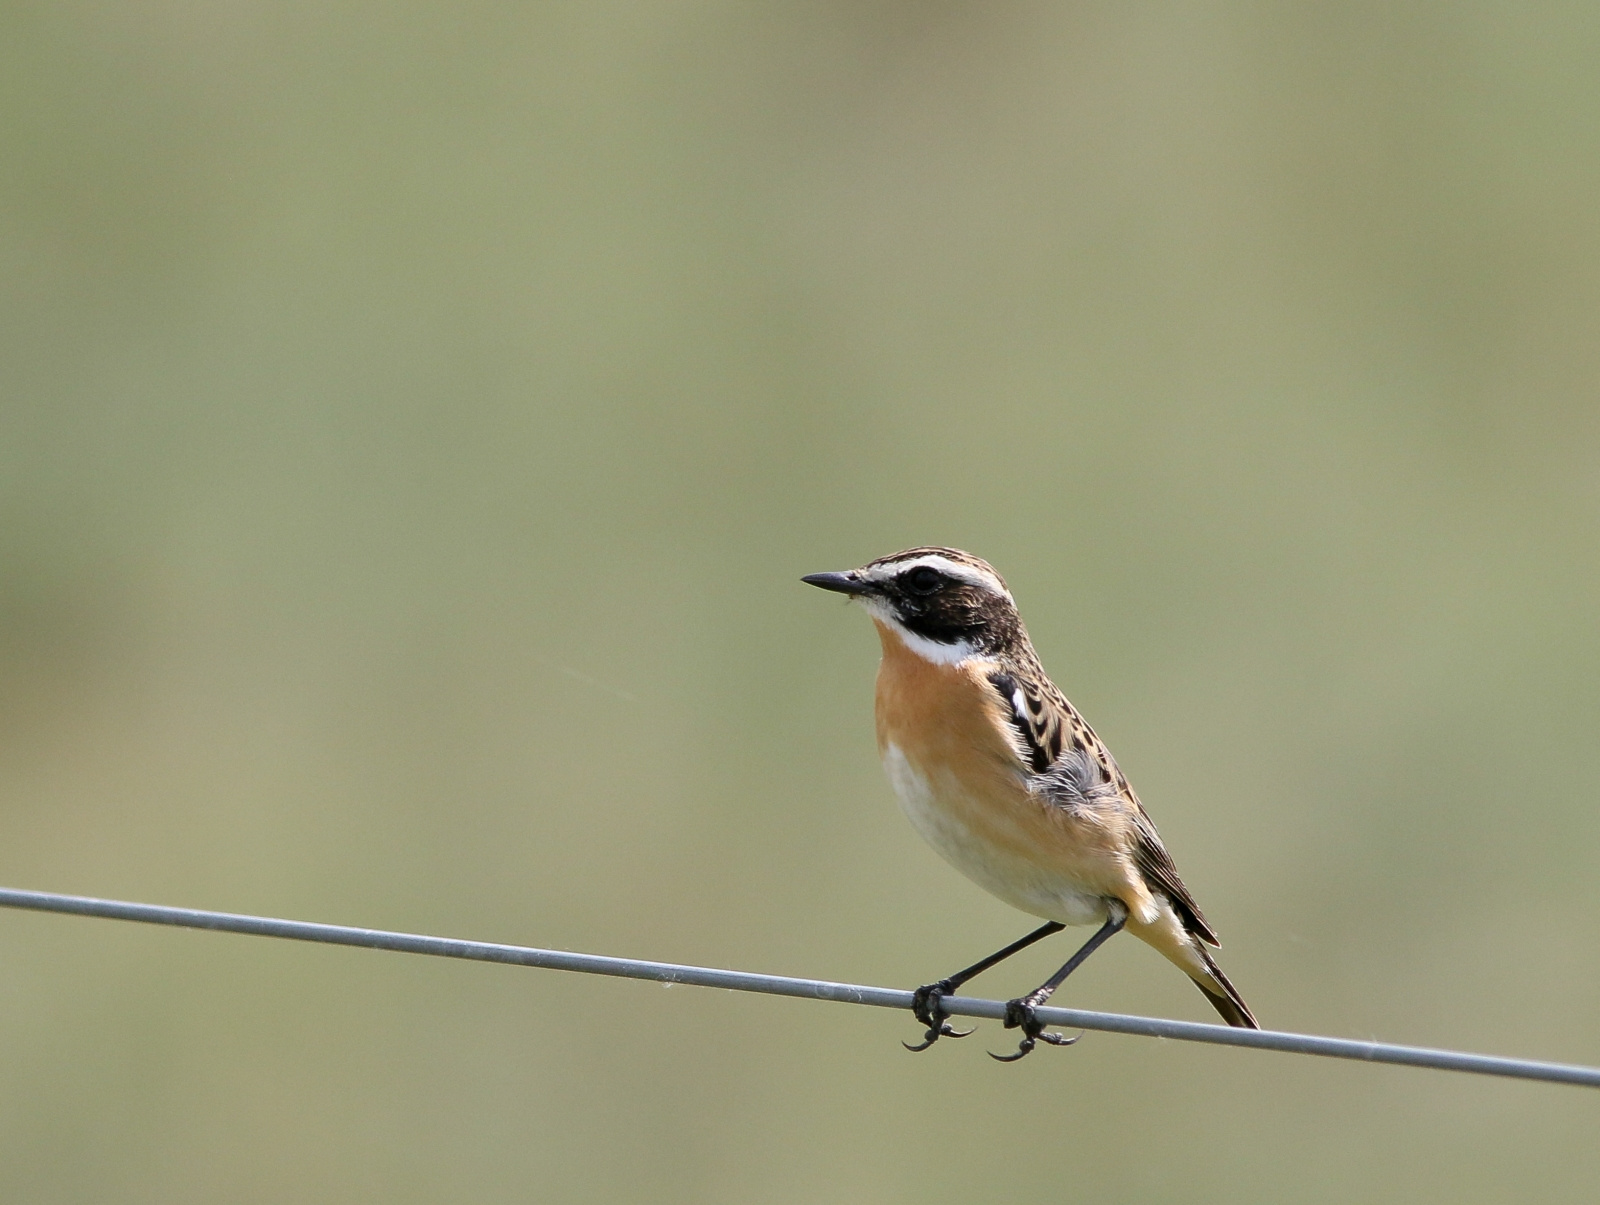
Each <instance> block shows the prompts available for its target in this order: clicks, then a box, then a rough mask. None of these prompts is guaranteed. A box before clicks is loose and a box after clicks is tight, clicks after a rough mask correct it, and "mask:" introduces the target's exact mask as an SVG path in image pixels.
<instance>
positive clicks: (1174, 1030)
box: [0, 887, 1600, 1088]
mask: <svg viewBox="0 0 1600 1205" xmlns="http://www.w3.org/2000/svg"><path fill="white" fill-rule="evenodd" d="M0 907H6V908H24V909H28V910H30V911H34V912H66V913H71V914H73V915H76V916H99V917H106V918H108V919H111V920H128V921H140V922H143V923H145V924H151V925H176V926H179V927H181V928H185V929H216V930H220V931H223V932H228V933H250V934H254V935H255V936H257V937H284V938H290V939H292V940H295V941H318V942H325V943H327V944H329V945H336V946H362V947H365V948H367V949H373V950H394V951H398V952H400V953H404V954H431V955H434V956H436V957H440V958H468V959H473V960H475V961H478V962H504V963H510V964H512V965H514V966H527V967H544V968H547V969H550V970H557V971H579V972H582V973H583V974H587V975H614V976H618V977H621V978H624V979H654V980H657V981H659V982H662V983H687V984H692V985H694V986H696V987H722V988H729V989H731V990H733V991H738V992H763V993H765V994H767V995H772V996H796V997H799V998H800V999H803V1000H834V1001H838V1002H840V1003H844V1004H870V1005H875V1006H876V1007H878V1008H899V1009H909V1008H910V1007H911V993H910V992H907V991H900V990H898V989H895V988H887V987H863V986H861V985H858V984H854V983H830V982H828V981H826V980H822V979H791V978H789V977H787V976H784V975H760V974H756V973H754V972H752V971H722V970H717V969H715V968H713V967H696V966H681V965H678V964H676V963H670V962H643V961H640V960H638V959H634V958H609V957H606V956H604V955H601V954H573V953H569V952H567V951H565V950H539V949H534V948H532V947H529V946H506V945H497V944H495V943H493V942H486V941H460V940H457V939H455V938H450V937H428V936H424V935H422V934H417V933H391V932H388V931H386V930H383V929H355V928H350V927H348V926H345V925H323V924H316V923H313V922H310V921H294V920H277V919H274V918H272V917H266V916H242V915H239V914H237V913H232V912H205V911H201V910H200V909H197V908H169V907H165V906H163V905H160V904H135V903H129V902H127V901H124V900H101V899H94V898H92V897H89V896H81V895H56V894H53V893H51V892H47V891H20V890H16V889H14V888H9V887H0ZM1005 1007H1006V1006H1005V1004H1004V1002H1002V1001H999V1000H980V999H976V998H973V997H970V996H947V997H945V1000H944V1009H945V1011H946V1012H947V1013H951V1014H953V1015H956V1016H962V1017H987V1018H990V1019H991V1020H1002V1019H1004V1017H1005ZM1038 1016H1039V1019H1040V1020H1041V1021H1043V1022H1045V1023H1046V1024H1047V1025H1058V1026H1061V1027H1063V1028H1066V1029H1096V1030H1103V1031H1106V1032H1108V1033H1128V1034H1138V1035H1141V1036H1143V1037H1151V1038H1176V1039H1177V1040H1179V1041H1183V1042H1210V1043H1213V1044H1215V1045H1219V1046H1246V1047H1250V1048H1253V1049H1256V1050H1278V1051H1283V1052H1286V1053H1289V1054H1316V1055H1322V1056H1324V1057H1327V1058H1335V1059H1357V1060H1360V1061H1362V1062H1367V1063H1398V1064H1400V1065H1402V1066H1407V1067H1432V1068H1437V1069H1439V1070H1442V1071H1466V1072H1470V1073H1472V1074H1475V1075H1500V1076H1509V1077H1511V1078H1513V1079H1533V1080H1546V1081H1549V1082H1550V1083H1557V1084H1582V1085H1585V1086H1587V1087H1591V1088H1600V1067H1580V1066H1575V1065H1573V1064H1567V1063H1537V1062H1531V1061H1529V1060H1527V1059H1508V1058H1498V1057H1495V1056H1493V1055H1487V1054H1467V1053H1464V1052H1462V1051H1456V1050H1430V1049H1427V1048H1426V1047H1421V1046H1394V1045H1390V1044H1389V1043H1387V1042H1355V1041H1351V1040H1349V1039H1347V1038H1326V1037H1320V1036H1317V1035H1315V1034H1304V1033H1282V1032H1278V1031H1276V1030H1270V1029H1231V1028H1229V1027H1228V1026H1226V1025H1203V1024H1199V1023H1197V1022H1194V1021H1169V1020H1164V1019H1161V1018H1157V1017H1134V1016H1128V1015H1126V1014H1124V1013H1099V1012H1089V1011H1086V1010H1084V1009H1078V1008H1041V1009H1039V1011H1038Z"/></svg>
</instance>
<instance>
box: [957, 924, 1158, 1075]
mask: <svg viewBox="0 0 1600 1205" xmlns="http://www.w3.org/2000/svg"><path fill="white" fill-rule="evenodd" d="M1106 911H1107V916H1106V923H1105V924H1103V925H1101V926H1100V928H1099V929H1098V930H1096V931H1095V935H1094V936H1093V937H1091V938H1090V939H1089V940H1088V941H1086V942H1084V943H1083V948H1082V949H1081V950H1079V951H1078V952H1077V953H1076V954H1074V955H1073V956H1072V957H1071V958H1069V959H1068V960H1067V965H1066V966H1064V967H1062V968H1061V969H1060V970H1059V971H1057V972H1056V973H1055V974H1054V975H1052V976H1050V978H1048V979H1046V980H1045V981H1044V982H1043V983H1041V984H1040V985H1039V986H1038V987H1036V988H1034V990H1033V991H1031V992H1029V993H1028V994H1027V995H1026V996H1019V997H1018V998H1017V999H1015V1000H1007V1001H1006V1019H1005V1027H1006V1028H1007V1029H1021V1030H1022V1041H1021V1042H1020V1043H1019V1044H1018V1046H1017V1052H1016V1053H1015V1054H995V1053H994V1052H993V1051H992V1050H991V1051H990V1052H989V1057H990V1058H992V1059H998V1060H999V1061H1000V1062H1002V1063H1014V1062H1016V1061H1017V1060H1018V1059H1020V1058H1021V1057H1022V1056H1023V1055H1025V1054H1027V1053H1029V1052H1030V1051H1031V1050H1032V1049H1033V1047H1034V1043H1035V1042H1049V1043H1050V1045H1052V1046H1071V1045H1072V1044H1073V1043H1074V1042H1076V1041H1077V1040H1078V1039H1077V1038H1068V1037H1064V1036H1063V1035H1061V1034H1058V1033H1046V1032H1045V1030H1044V1026H1043V1025H1042V1024H1040V1022H1039V1018H1038V1017H1036V1016H1035V1015H1034V1009H1036V1008H1038V1007H1039V1006H1040V1005H1042V1004H1044V1002H1045V1001H1046V1000H1048V999H1050V997H1051V995H1052V994H1053V993H1054V992H1055V990H1056V988H1058V987H1060V986H1061V984H1062V983H1063V982H1064V981H1065V980H1066V978H1067V976H1068V975H1070V974H1072V972H1073V971H1075V970H1077V969H1078V968H1079V967H1080V966H1082V965H1083V962H1084V959H1086V958H1088V957H1089V955H1091V954H1093V953H1094V952H1095V951H1096V950H1098V949H1099V948H1100V947H1101V946H1102V945H1104V944H1105V942H1106V941H1107V940H1108V939H1109V938H1111V937H1113V936H1115V935H1116V933H1117V932H1118V931H1119V930H1120V929H1121V928H1122V926H1123V925H1125V924H1127V923H1128V910H1127V909H1126V908H1124V907H1123V906H1122V904H1121V903H1120V902H1118V901H1109V902H1108V903H1107V906H1106Z"/></svg>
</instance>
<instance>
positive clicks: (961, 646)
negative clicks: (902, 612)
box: [861, 598, 980, 665]
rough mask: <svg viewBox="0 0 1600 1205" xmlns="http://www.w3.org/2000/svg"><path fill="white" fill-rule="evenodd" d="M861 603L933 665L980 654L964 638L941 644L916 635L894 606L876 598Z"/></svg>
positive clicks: (870, 613) (955, 662) (955, 661)
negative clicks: (896, 613) (897, 613)
mask: <svg viewBox="0 0 1600 1205" xmlns="http://www.w3.org/2000/svg"><path fill="white" fill-rule="evenodd" d="M861 605H862V606H863V607H865V608H866V610H867V614H868V615H871V616H872V618H874V619H876V620H877V621H878V622H879V623H881V624H883V626H884V627H886V628H888V629H889V630H890V631H891V632H893V633H894V634H895V635H896V636H898V637H900V642H901V643H902V644H904V645H905V646H906V648H908V649H910V650H911V651H912V652H913V653H915V654H916V655H917V656H919V657H921V658H922V659H923V660H924V661H931V662H933V663H934V664H935V665H960V664H961V663H962V662H963V661H967V660H969V659H971V658H973V657H977V656H979V655H980V654H979V653H978V650H977V647H976V646H974V645H973V644H971V643H969V642H968V641H965V640H958V641H956V642H955V643H954V644H941V643H939V641H937V640H929V639H928V638H927V637H926V636H919V635H917V633H915V632H913V631H911V630H910V629H908V628H907V627H906V626H905V624H903V623H901V622H900V620H899V618H898V617H897V616H896V615H895V613H894V608H892V607H889V606H887V605H885V604H884V603H881V602H879V601H878V600H877V599H874V598H864V599H862V600H861Z"/></svg>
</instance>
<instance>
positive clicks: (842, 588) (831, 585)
mask: <svg viewBox="0 0 1600 1205" xmlns="http://www.w3.org/2000/svg"><path fill="white" fill-rule="evenodd" d="M800 580H801V581H803V582H804V583H805V584H806V585H808V586H817V587H820V588H821V589H823V590H832V591H834V592H835V593H837V594H852V595H854V594H870V593H872V587H871V586H869V585H868V584H867V583H866V582H864V581H862V580H861V579H860V578H859V577H857V576H856V575H855V573H854V572H850V573H808V574H806V575H805V576H804V577H803V578H801V579H800Z"/></svg>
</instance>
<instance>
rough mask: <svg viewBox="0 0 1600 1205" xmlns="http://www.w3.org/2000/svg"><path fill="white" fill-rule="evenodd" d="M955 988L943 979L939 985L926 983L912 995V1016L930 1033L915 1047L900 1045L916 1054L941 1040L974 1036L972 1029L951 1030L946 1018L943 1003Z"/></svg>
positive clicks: (902, 1043) (908, 1043) (923, 1036)
mask: <svg viewBox="0 0 1600 1205" xmlns="http://www.w3.org/2000/svg"><path fill="white" fill-rule="evenodd" d="M955 986H956V985H955V984H953V983H951V982H950V981H949V980H948V979H941V980H939V982H938V983H925V984H923V985H922V986H921V987H919V988H918V989H917V990H916V991H914V992H912V993H911V1015H912V1016H914V1017H916V1019H917V1020H919V1021H921V1022H922V1023H923V1024H924V1025H926V1026H927V1027H928V1032H927V1033H925V1034H923V1035H922V1041H920V1042H918V1043H917V1044H916V1045H915V1046H913V1045H912V1044H911V1043H910V1042H901V1043H900V1045H902V1046H904V1047H905V1048H906V1049H907V1050H909V1051H911V1052H912V1053H913V1054H915V1053H917V1052H918V1051H922V1050H926V1049H927V1048H928V1047H929V1046H932V1045H933V1044H934V1043H935V1042H937V1041H938V1040H939V1039H940V1038H965V1037H968V1036H969V1035H971V1034H972V1032H973V1031H972V1030H970V1029H953V1028H951V1026H950V1024H949V1021H948V1020H947V1018H946V1014H945V1011H944V1006H943V1004H942V1003H941V1001H943V1000H944V998H945V996H946V995H948V994H949V993H950V992H953V991H955Z"/></svg>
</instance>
